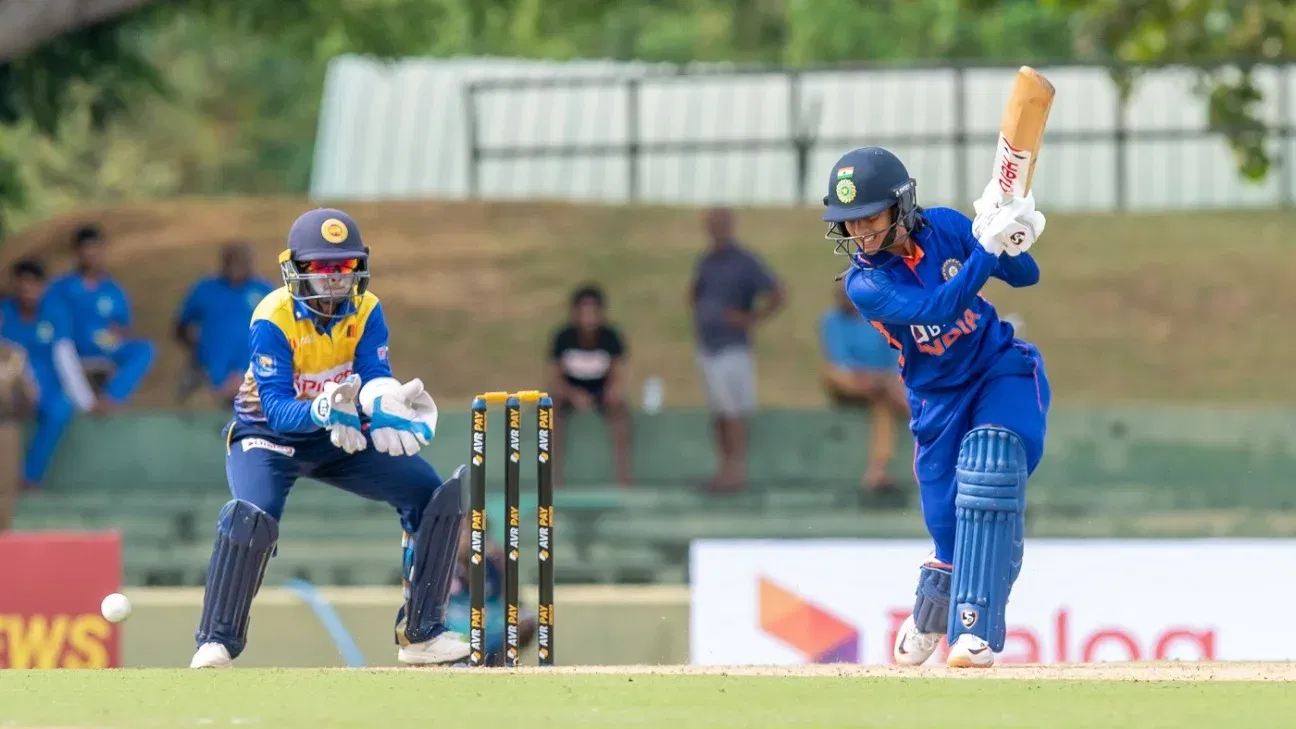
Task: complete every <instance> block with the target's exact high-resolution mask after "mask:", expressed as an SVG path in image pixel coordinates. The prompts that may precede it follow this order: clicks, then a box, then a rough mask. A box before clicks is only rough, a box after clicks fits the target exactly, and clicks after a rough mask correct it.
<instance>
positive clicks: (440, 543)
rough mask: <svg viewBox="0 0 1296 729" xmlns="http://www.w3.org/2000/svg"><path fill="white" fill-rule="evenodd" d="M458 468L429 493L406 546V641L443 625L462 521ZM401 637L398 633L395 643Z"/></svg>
mask: <svg viewBox="0 0 1296 729" xmlns="http://www.w3.org/2000/svg"><path fill="white" fill-rule="evenodd" d="M466 472H467V469H465V468H464V467H462V466H461V467H460V468H459V469H458V470H457V471H455V474H454V476H451V477H450V479H449V480H447V481H446V482H445V483H443V484H441V487H440V488H438V489H437V490H436V493H434V494H432V498H431V500H429V501H428V505H427V507H426V508H425V509H424V510H423V516H422V518H421V519H420V520H419V526H418V529H417V530H416V531H415V532H414V538H413V539H412V540H409V541H408V543H407V546H406V548H405V565H404V567H405V570H406V572H405V581H406V590H405V615H404V617H405V631H404V633H405V634H404V638H405V640H406V641H408V642H409V643H422V642H423V641H425V640H431V639H432V638H433V637H434V636H435V635H436V633H437V631H438V630H440V629H441V628H443V627H445V619H446V607H447V604H448V602H449V600H450V583H451V578H452V577H453V576H454V570H455V562H456V561H457V560H458V557H459V528H460V524H461V522H462V521H463V509H462V508H461V506H460V502H461V500H462V499H463V478H464V474H465V473H466ZM400 638H401V636H399V635H398V636H397V642H401V641H400Z"/></svg>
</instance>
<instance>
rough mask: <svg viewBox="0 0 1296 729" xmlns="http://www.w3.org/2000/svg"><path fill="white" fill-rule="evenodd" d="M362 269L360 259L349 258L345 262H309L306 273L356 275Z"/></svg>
mask: <svg viewBox="0 0 1296 729" xmlns="http://www.w3.org/2000/svg"><path fill="white" fill-rule="evenodd" d="M359 268H360V259H358V258H348V259H346V260H343V261H307V262H306V273H327V274H339V273H355V272H356V271H357V270H358V269H359Z"/></svg>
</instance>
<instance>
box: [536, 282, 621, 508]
mask: <svg viewBox="0 0 1296 729" xmlns="http://www.w3.org/2000/svg"><path fill="white" fill-rule="evenodd" d="M604 309H605V302H604V296H603V291H602V289H600V288H598V287H597V286H594V285H586V286H582V287H580V288H578V289H577V290H576V291H575V292H574V293H573V294H572V297H571V319H570V321H569V322H568V323H567V324H566V325H565V326H564V327H563V328H562V329H559V330H558V332H557V333H556V334H555V335H554V338H553V343H552V345H551V346H550V349H549V356H550V372H549V379H550V383H551V384H550V386H549V392H550V393H552V395H553V400H554V421H555V422H554V441H553V450H554V481H555V482H557V481H558V480H559V478H560V477H559V469H560V467H561V465H562V454H561V445H560V444H561V442H562V439H563V434H562V431H563V428H562V425H563V421H564V420H565V419H566V417H567V416H568V415H570V414H571V412H572V411H573V410H585V411H598V412H599V413H600V414H602V415H603V418H604V420H605V421H606V422H607V426H608V432H609V433H610V435H611V437H612V450H613V454H614V457H615V460H616V466H615V467H616V479H617V482H618V483H620V484H623V485H624V484H628V483H630V411H629V409H628V408H627V407H626V403H625V380H624V369H625V364H624V363H625V355H626V348H625V343H624V342H622V340H621V335H620V334H619V333H618V332H617V330H616V328H614V327H612V326H611V325H609V324H608V323H607V321H606V318H605V311H604Z"/></svg>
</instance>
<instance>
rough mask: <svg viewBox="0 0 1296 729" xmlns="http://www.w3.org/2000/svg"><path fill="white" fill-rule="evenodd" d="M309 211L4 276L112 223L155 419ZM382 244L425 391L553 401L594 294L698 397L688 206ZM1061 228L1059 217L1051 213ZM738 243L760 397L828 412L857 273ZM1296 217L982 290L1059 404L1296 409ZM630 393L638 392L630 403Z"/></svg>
mask: <svg viewBox="0 0 1296 729" xmlns="http://www.w3.org/2000/svg"><path fill="white" fill-rule="evenodd" d="M309 207H311V203H309V202H307V201H304V200H272V199H256V200H219V201H204V200H189V201H175V202H165V203H152V204H139V205H126V206H120V207H115V208H109V209H104V210H88V211H85V212H84V214H83V215H80V216H75V217H73V216H69V217H66V218H63V219H59V220H55V221H52V222H50V223H48V224H44V225H40V226H35V227H33V228H31V229H29V230H27V231H24V232H23V233H21V234H19V235H17V236H13V237H11V238H9V239H7V240H6V241H5V245H4V249H3V251H2V252H0V263H7V262H8V261H10V260H12V259H13V257H15V256H17V255H19V254H22V253H26V252H31V251H36V252H39V253H40V254H42V255H46V256H51V257H52V261H51V262H52V263H53V264H54V266H55V268H56V269H57V268H59V267H61V265H62V264H63V263H64V262H65V261H66V251H67V243H66V241H67V236H68V235H69V232H70V229H71V227H72V225H73V223H74V222H76V221H79V220H82V219H96V220H99V221H101V222H102V224H103V226H104V229H105V231H106V232H107V234H108V236H109V239H110V241H111V242H110V259H111V267H112V270H113V271H114V273H115V274H116V275H117V277H118V278H119V279H120V280H121V281H122V282H123V284H124V285H125V287H126V288H127V290H128V291H129V292H130V294H131V296H132V297H133V299H134V303H135V306H136V310H137V316H138V322H139V323H138V326H139V329H140V331H142V332H143V333H145V334H146V335H148V336H150V337H152V338H154V339H155V340H157V341H158V342H159V343H161V344H162V347H161V357H160V360H159V362H158V364H157V367H156V369H155V371H154V373H153V375H152V376H151V377H150V379H149V381H148V382H147V384H146V387H145V389H144V392H143V395H142V397H141V399H140V402H141V403H143V404H149V405H154V406H157V405H167V404H169V403H170V399H171V398H170V395H171V392H172V388H173V383H174V382H175V378H176V376H177V373H178V372H179V370H180V367H181V363H182V359H181V357H180V354H179V351H178V350H177V348H176V347H175V346H174V345H171V344H169V339H170V326H171V318H172V316H173V315H174V313H175V309H176V306H177V304H178V302H179V301H180V298H181V297H182V296H183V294H184V291H185V289H186V288H187V287H188V286H189V284H190V283H191V282H192V281H193V279H194V278H195V277H196V276H198V275H200V274H203V273H205V272H208V271H210V270H211V268H212V267H213V266H214V265H215V263H216V247H217V246H218V245H219V244H220V243H223V242H225V241H226V240H228V239H230V238H242V239H245V240H248V241H250V243H251V244H252V245H253V247H254V249H255V251H256V255H257V259H258V262H259V265H260V271H261V273H262V274H264V275H266V276H268V277H270V278H271V279H272V280H274V281H278V280H279V278H278V272H277V269H276V267H275V260H276V256H277V254H278V253H279V251H280V250H281V249H282V248H283V245H284V240H285V235H286V231H287V230H288V227H289V225H290V224H291V223H292V221H293V219H294V218H295V217H296V216H297V215H298V214H299V213H300V212H302V211H303V210H305V209H307V208H309ZM344 207H346V209H347V210H348V211H349V212H351V213H352V214H353V215H354V217H355V218H356V219H357V221H358V222H359V224H360V226H361V229H362V231H363V234H364V239H365V242H366V243H367V244H368V245H369V246H370V247H371V248H372V255H373V264H372V265H373V290H374V292H375V293H377V294H378V295H379V296H380V297H381V298H382V299H383V300H384V302H385V305H386V311H387V315H388V318H389V320H390V322H391V328H392V331H393V333H394V334H393V342H392V348H391V352H392V359H393V363H394V364H395V366H396V368H397V370H398V375H399V374H401V373H407V374H405V375H404V376H407V377H408V376H420V377H422V378H424V380H425V381H427V382H428V383H429V384H430V386H431V387H432V388H433V391H434V393H435V396H436V398H437V402H438V403H441V404H442V407H443V408H445V407H449V406H450V405H451V404H453V403H462V404H463V405H461V406H460V407H462V406H466V403H467V402H468V399H469V398H471V396H472V395H473V394H474V393H476V392H481V391H484V390H502V389H510V390H518V389H526V388H530V387H538V386H542V385H541V384H540V377H541V375H542V372H543V359H544V351H545V346H546V343H547V340H548V337H549V335H550V332H551V331H552V329H553V328H554V327H555V326H556V325H557V324H558V323H559V321H560V319H561V318H562V317H563V316H564V315H565V309H566V297H567V294H568V292H569V291H570V290H571V289H572V287H573V286H574V285H575V284H576V283H578V282H580V281H584V280H594V281H598V282H600V283H602V284H603V285H604V287H605V288H606V289H607V290H608V293H609V307H610V314H611V317H612V318H613V320H614V321H615V322H616V323H617V324H619V325H620V326H621V327H622V329H623V330H624V332H625V334H626V337H627V340H628V343H629V347H630V374H631V377H632V379H631V381H632V382H634V383H638V381H639V380H640V379H641V378H642V377H644V376H647V375H649V374H656V375H659V376H661V377H662V378H663V380H664V381H665V383H666V393H667V404H668V405H671V406H696V405H700V404H701V402H702V393H701V388H700V385H699V382H698V375H697V372H696V368H695V365H694V361H693V354H692V343H691V333H690V326H689V316H688V311H687V308H686V306H685V295H684V292H685V289H686V288H687V282H688V279H689V276H690V273H691V271H692V267H693V263H694V260H695V258H696V257H697V255H698V254H699V253H700V252H701V251H702V250H703V247H704V245H705V244H704V242H703V236H702V231H701V228H700V225H699V223H700V218H699V215H698V212H697V211H696V210H694V209H690V208H674V207H648V206H641V207H621V206H610V205H604V206H600V205H566V204H549V203H496V204H478V203H444V202H437V201H408V202H396V203H357V204H348V205H346V206H344ZM1046 212H1048V211H1047V209H1046ZM737 220H738V235H739V237H740V238H741V239H742V240H743V241H745V242H746V243H748V244H749V245H750V246H751V247H752V248H754V249H756V250H757V251H758V252H759V253H760V254H761V255H762V256H763V257H764V258H765V259H766V260H767V261H768V262H769V264H770V266H771V267H772V268H773V269H774V270H775V271H776V272H777V273H778V274H779V275H780V276H781V277H782V278H783V279H784V280H785V281H786V283H787V288H788V293H789V303H788V308H787V309H786V310H785V311H784V312H782V313H781V314H780V315H779V316H778V317H777V318H776V319H775V320H773V321H772V322H770V323H769V324H768V326H766V327H763V328H762V329H761V331H760V332H759V333H758V336H757V351H758V356H759V359H758V374H759V378H760V387H761V401H762V403H763V404H765V405H767V406H784V407H807V406H816V405H819V404H821V403H823V402H824V399H823V394H822V392H821V389H820V382H819V371H820V355H819V348H818V344H817V333H816V319H817V317H818V315H819V314H820V312H821V311H822V310H823V309H824V308H825V307H826V306H828V305H829V303H830V301H831V298H832V291H833V287H834V284H833V276H834V275H835V274H837V273H838V272H839V271H840V270H841V269H842V267H843V266H844V262H843V261H844V259H842V258H840V257H836V256H833V255H832V254H831V249H832V246H831V245H830V244H828V243H827V242H826V241H824V239H823V226H822V224H821V223H820V222H819V211H818V210H816V209H814V208H782V209H775V208H763V209H744V210H741V211H739V213H738V217H737ZM1292 241H1296V213H1293V212H1283V211H1251V212H1238V213H1176V214H1173V215H1152V214H1140V215H1106V214H1104V215H1064V214H1050V215H1049V225H1048V231H1047V232H1046V233H1045V234H1044V237H1043V238H1042V239H1041V240H1040V241H1039V243H1038V244H1037V245H1036V246H1035V248H1034V249H1032V251H1031V252H1032V254H1034V255H1035V256H1036V257H1037V258H1038V260H1039V263H1040V266H1041V268H1042V270H1043V276H1042V280H1041V283H1040V284H1039V285H1038V286H1035V287H1031V288H1028V289H1009V288H1008V287H1007V286H1005V285H1003V284H1002V283H999V282H994V281H992V282H991V284H990V285H989V286H988V287H987V288H986V290H985V293H986V295H987V296H988V297H989V298H990V299H991V300H992V301H994V302H995V304H996V305H997V306H998V307H999V309H1000V311H1001V312H1003V313H1017V314H1020V315H1022V316H1023V317H1024V319H1025V322H1026V329H1025V336H1026V337H1027V338H1029V339H1031V340H1033V341H1035V342H1037V343H1038V344H1039V346H1040V349H1041V350H1042V351H1043V353H1044V356H1045V358H1046V360H1047V363H1048V370H1049V374H1050V376H1051V378H1052V380H1053V392H1054V399H1055V401H1057V402H1059V403H1066V402H1071V403H1076V402H1093V401H1098V402H1110V401H1170V402H1198V403H1237V402H1245V403H1256V404H1259V403H1264V404H1272V403H1283V402H1286V403H1293V402H1296V377H1291V373H1290V369H1291V361H1292V357H1293V355H1296V345H1293V344H1292V342H1291V338H1290V337H1287V336H1285V334H1284V333H1285V332H1286V331H1287V327H1288V324H1287V318H1288V312H1291V311H1293V310H1296V267H1294V266H1291V265H1287V264H1286V262H1287V261H1288V260H1289V259H1290V258H1291V250H1292ZM633 394H634V393H632V395H633Z"/></svg>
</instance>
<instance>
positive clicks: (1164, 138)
mask: <svg viewBox="0 0 1296 729" xmlns="http://www.w3.org/2000/svg"><path fill="white" fill-rule="evenodd" d="M418 63H419V64H420V65H419V66H418V67H403V68H402V67H398V68H395V69H390V68H386V69H379V70H376V71H375V70H373V69H370V70H369V71H364V72H357V69H356V68H354V67H353V68H351V69H350V72H351V76H352V78H351V81H350V84H351V88H350V89H343V88H341V87H340V84H338V83H332V81H333V80H334V79H333V77H334V76H335V74H333V73H332V72H331V73H330V79H331V84H330V96H331V97H332V102H333V103H332V105H331V106H330V104H329V103H328V99H326V113H328V112H330V110H331V111H332V113H333V114H334V116H337V115H338V114H342V115H344V116H345V115H349V117H350V118H351V119H352V123H350V124H347V125H341V124H339V123H338V121H339V120H338V119H334V120H333V122H332V124H331V127H332V129H333V130H334V131H335V132H336V130H337V129H339V128H342V126H345V128H346V129H348V130H349V134H350V135H351V139H350V140H347V139H342V138H340V136H339V135H338V134H336V133H334V134H333V135H332V136H331V137H328V138H326V137H327V135H326V134H325V133H324V132H325V131H326V129H325V128H324V122H325V120H324V119H322V120H321V124H322V128H321V142H322V143H323V144H332V147H331V148H330V150H331V151H329V152H328V154H329V162H330V163H331V164H332V165H334V167H335V168H336V169H339V170H344V171H345V172H346V173H347V174H346V179H342V177H340V176H339V175H337V174H334V175H332V176H328V175H320V176H318V177H317V183H318V184H316V185H315V188H316V193H317V194H320V195H327V194H331V195H332V196H334V197H339V196H342V197H347V196H353V197H368V198H375V197H378V198H381V197H442V198H446V197H449V198H455V197H478V198H487V199H535V198H546V199H567V200H582V201H600V202H649V203H674V204H716V203H723V204H736V205H793V204H804V203H815V202H817V201H818V200H820V199H821V198H822V197H823V195H824V194H825V192H826V178H825V176H826V174H827V171H828V170H829V169H830V168H831V166H832V164H833V162H834V161H835V160H836V158H837V157H838V156H839V155H840V154H841V153H843V152H844V151H846V150H848V149H851V148H853V147H857V146H861V145H865V144H878V145H882V146H886V147H889V148H891V149H893V150H894V151H896V152H897V153H898V154H899V155H900V156H901V157H902V159H904V160H905V162H906V164H907V165H908V166H909V168H910V171H911V173H912V174H913V175H914V177H916V178H917V179H918V184H919V190H920V197H921V199H922V200H923V201H924V203H925V204H930V205H935V204H946V205H957V206H960V207H966V205H967V203H968V202H969V201H970V200H971V199H973V198H974V197H976V196H977V194H979V192H980V190H981V188H982V187H983V186H984V185H985V183H986V181H987V180H988V179H989V175H990V166H991V160H992V156H993V148H994V141H995V137H996V135H997V133H998V128H999V122H1000V118H1001V116H1002V110H1003V104H1004V101H1005V99H1006V97H1007V94H1008V92H1009V89H1010V87H1011V84H1012V77H1013V75H1014V73H1015V71H1016V65H1011V66H1008V65H987V66H961V67H924V68H905V69H889V68H888V69H840V68H832V69H812V70H799V71H790V70H774V71H771V70H742V69H733V68H724V67H715V66H702V67H690V68H678V67H671V66H665V65H660V64H658V65H650V64H617V63H613V62H585V63H580V64H572V65H570V66H568V65H565V64H554V63H544V64H540V63H535V64H533V63H530V62H525V61H509V62H507V63H508V67H507V68H505V67H502V66H500V65H499V64H500V63H502V62H500V61H491V62H489V63H490V64H491V65H488V66H487V65H483V66H482V67H481V70H479V71H474V68H473V67H472V66H471V65H469V64H468V63H467V62H464V61H458V62H454V63H458V64H459V65H458V66H457V71H455V72H445V73H444V74H443V75H442V76H440V77H439V78H441V79H442V81H443V84H442V85H441V86H439V87H437V88H438V89H439V91H438V92H437V96H436V99H435V100H433V101H430V102H429V101H428V99H427V96H426V93H424V94H417V93H415V94H413V96H412V97H411V95H410V94H408V93H403V92H401V88H400V87H401V86H402V85H403V86H404V87H406V88H407V89H408V90H409V91H411V92H412V91H413V88H414V87H412V86H410V85H411V84H416V83H419V82H418V80H417V78H418V75H419V73H420V72H419V71H418V70H417V69H418V68H422V69H425V71H424V72H427V73H432V72H438V73H439V71H428V70H427V69H435V68H436V67H437V64H438V63H439V62H435V61H422V62H418ZM446 63H450V62H446ZM483 63H485V62H483ZM1041 70H1042V71H1043V72H1044V73H1045V74H1047V75H1048V76H1049V78H1050V80H1052V81H1053V83H1054V85H1055V86H1056V87H1057V89H1058V96H1057V100H1056V101H1055V103H1054V107H1053V112H1052V115H1051V118H1050V121H1049V127H1048V130H1047V132H1046V135H1045V142H1044V150H1043V151H1042V154H1041V159H1040V164H1039V169H1038V171H1037V176H1036V180H1035V189H1036V190H1037V191H1038V192H1039V195H1040V196H1041V197H1042V198H1043V197H1045V196H1047V199H1048V201H1049V209H1050V210H1055V211H1107V210H1135V211H1143V210H1186V209H1200V208H1254V207H1275V206H1290V205H1292V204H1293V202H1294V201H1296V193H1294V191H1296V165H1293V164H1292V161H1293V160H1294V159H1296V136H1294V134H1293V128H1294V127H1296V113H1294V110H1293V106H1292V99H1293V98H1294V95H1296V66H1293V65H1279V66H1262V67H1259V68H1258V69H1256V71H1255V76H1256V80H1257V83H1258V84H1259V87H1260V88H1261V90H1262V91H1263V93H1264V101H1263V103H1262V104H1261V105H1260V108H1259V113H1260V115H1261V118H1262V119H1263V120H1264V121H1265V122H1266V123H1267V124H1268V126H1269V128H1270V131H1271V138H1270V141H1269V146H1270V151H1271V153H1272V155H1273V158H1274V159H1275V166H1274V169H1273V170H1272V172H1271V174H1270V175H1269V177H1268V178H1267V179H1265V180H1264V181H1262V182H1260V183H1252V182H1249V181H1246V180H1244V179H1242V178H1241V177H1240V175H1239V174H1238V173H1237V169H1236V163H1235V160H1234V157H1233V154H1232V152H1231V150H1230V149H1229V147H1228V145H1227V142H1226V140H1225V139H1224V138H1223V136H1222V135H1220V134H1218V133H1215V132H1212V131H1210V130H1209V129H1208V125H1207V109H1206V103H1205V100H1204V99H1203V98H1202V97H1201V96H1200V95H1198V93H1197V92H1196V90H1195V88H1194V84H1195V82H1196V80H1197V70H1196V69H1193V68H1184V67H1162V68H1144V69H1140V72H1139V74H1138V80H1137V82H1136V84H1135V86H1134V91H1133V93H1132V95H1131V96H1130V98H1129V99H1128V100H1127V101H1126V102H1124V103H1122V101H1121V99H1120V95H1119V93H1118V91H1117V88H1116V85H1115V84H1114V83H1113V82H1112V81H1111V78H1110V71H1109V69H1107V68H1103V67H1098V66H1042V67H1041ZM331 71H332V69H331ZM402 79H403V80H402ZM425 88H426V87H425ZM456 96H458V97H459V98H455V97H456ZM409 98H421V102H420V103H423V104H428V105H429V106H430V107H435V109H436V114H435V115H429V114H423V116H422V117H420V112H418V111H417V109H415V108H414V103H413V102H411V101H409V100H408V99H409ZM384 99H398V100H400V101H399V102H393V101H383V100H384ZM359 115H363V118H364V121H365V123H364V124H357V123H355V122H354V120H355V118H357V117H358V116H359ZM434 116H439V119H440V121H438V120H437V118H434ZM402 130H404V131H402ZM409 130H416V131H415V132H414V133H411V132H410V131H409ZM433 139H435V140H438V142H439V143H440V144H441V146H442V149H441V151H440V152H438V154H437V155H432V154H429V153H428V151H427V147H428V145H429V143H430V142H429V141H428V140H433ZM401 140H405V142H404V144H405V145H406V146H404V147H402V146H400V145H401V144H402V141H401ZM411 144H412V145H413V146H411ZM348 145H350V147H349V149H350V150H351V151H352V153H353V154H354V153H355V148H356V147H357V146H358V145H364V146H365V147H366V149H367V150H368V152H367V153H366V154H365V155H356V156H355V159H354V162H355V164H347V163H346V161H345V159H346V154H345V152H346V151H347V149H342V148H346V147H348ZM379 148H381V150H382V155H383V158H384V159H387V160H389V161H390V164H388V165H380V166H377V167H375V166H374V165H373V162H372V160H373V153H374V152H375V151H377V150H378V149H379ZM337 152H342V153H343V154H340V155H337V154H335V153H337ZM321 154H323V152H322V153H321ZM366 164H367V165H368V166H369V169H370V170H372V171H373V174H370V175H368V176H366V175H363V174H362V175H356V174H355V172H356V170H357V167H363V166H364V165H366Z"/></svg>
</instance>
